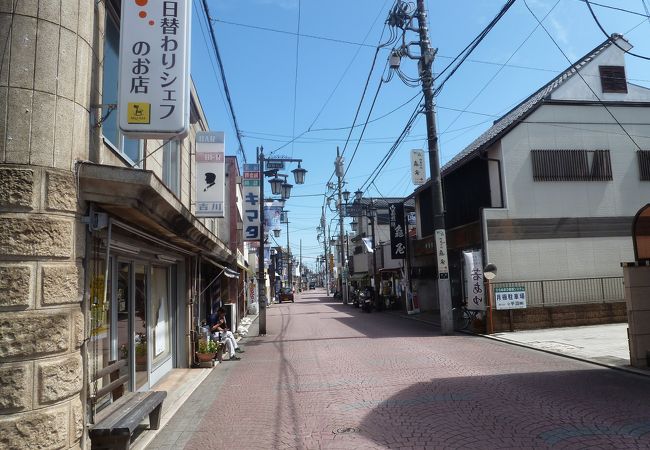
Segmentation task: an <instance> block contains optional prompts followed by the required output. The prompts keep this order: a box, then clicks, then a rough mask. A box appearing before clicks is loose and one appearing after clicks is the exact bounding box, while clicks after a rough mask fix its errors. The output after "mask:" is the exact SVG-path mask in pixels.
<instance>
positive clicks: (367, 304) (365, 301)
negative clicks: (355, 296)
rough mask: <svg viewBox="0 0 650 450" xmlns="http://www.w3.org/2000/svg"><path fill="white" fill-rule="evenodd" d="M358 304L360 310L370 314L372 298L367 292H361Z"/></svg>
mask: <svg viewBox="0 0 650 450" xmlns="http://www.w3.org/2000/svg"><path fill="white" fill-rule="evenodd" d="M359 303H360V304H361V310H362V311H365V312H368V313H369V312H372V296H371V295H370V292H368V291H367V290H365V291H362V292H361V293H360V294H359Z"/></svg>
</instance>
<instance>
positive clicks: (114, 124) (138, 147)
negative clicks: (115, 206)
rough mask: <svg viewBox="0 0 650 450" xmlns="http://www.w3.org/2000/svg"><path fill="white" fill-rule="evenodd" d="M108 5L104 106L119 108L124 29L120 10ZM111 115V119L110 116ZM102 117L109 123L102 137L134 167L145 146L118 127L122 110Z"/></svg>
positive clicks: (104, 111)
mask: <svg viewBox="0 0 650 450" xmlns="http://www.w3.org/2000/svg"><path fill="white" fill-rule="evenodd" d="M114 3H115V2H112V1H107V2H106V35H105V40H104V79H103V84H102V104H104V105H110V104H115V105H116V104H117V80H118V78H119V51H120V29H119V26H118V17H119V13H118V11H119V10H118V8H116V7H115V6H114V5H113V4H114ZM107 114H108V116H106V115H107ZM102 115H103V116H106V119H105V120H104V122H103V123H102V135H103V136H104V141H105V142H107V143H109V144H110V146H111V147H112V148H113V149H115V150H117V151H118V152H119V153H120V154H121V155H122V156H124V157H125V158H126V159H127V160H128V161H129V162H131V163H132V164H135V163H138V164H136V165H138V166H139V165H140V160H141V159H142V143H141V141H140V140H137V139H128V138H126V137H124V135H123V134H122V132H121V131H120V128H119V125H118V122H119V121H118V117H119V114H118V110H117V109H115V110H113V111H111V112H110V113H108V107H107V106H104V109H103V110H102Z"/></svg>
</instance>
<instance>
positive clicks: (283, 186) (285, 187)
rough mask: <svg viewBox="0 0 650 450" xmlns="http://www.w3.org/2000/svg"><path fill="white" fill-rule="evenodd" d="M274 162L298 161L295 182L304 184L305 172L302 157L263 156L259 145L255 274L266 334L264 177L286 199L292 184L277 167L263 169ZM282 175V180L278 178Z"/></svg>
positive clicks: (263, 331) (262, 328)
mask: <svg viewBox="0 0 650 450" xmlns="http://www.w3.org/2000/svg"><path fill="white" fill-rule="evenodd" d="M268 162H274V163H285V162H291V163H294V162H295V163H298V168H296V169H293V170H292V171H291V172H292V173H293V176H294V181H295V183H296V184H304V182H305V174H306V173H307V170H306V169H303V168H302V167H300V164H301V163H302V159H294V158H265V157H264V147H260V148H259V151H258V153H257V163H258V164H259V171H260V172H259V180H260V202H259V218H260V236H259V248H258V249H257V251H258V253H257V272H258V273H257V276H258V281H257V283H258V292H259V295H258V297H259V305H260V322H259V324H260V326H259V328H260V331H259V332H260V334H266V292H265V287H266V277H265V276H264V201H263V199H264V177H265V176H273V179H271V192H273V194H275V195H278V194H281V195H282V198H283V199H288V198H289V196H290V194H291V188H292V187H293V185H291V184H288V183H287V182H286V177H287V175H281V174H278V170H277V169H272V170H267V171H265V170H264V165H265V163H268ZM280 176H284V177H285V178H284V180H282V179H281V178H280Z"/></svg>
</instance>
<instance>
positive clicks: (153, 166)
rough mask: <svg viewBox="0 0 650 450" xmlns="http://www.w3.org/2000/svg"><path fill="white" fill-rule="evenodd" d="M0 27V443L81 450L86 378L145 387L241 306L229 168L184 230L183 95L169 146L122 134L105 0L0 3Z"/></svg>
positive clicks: (93, 402) (114, 35) (187, 215)
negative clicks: (212, 202)
mask: <svg viewBox="0 0 650 450" xmlns="http://www.w3.org/2000/svg"><path fill="white" fill-rule="evenodd" d="M12 8H14V9H12ZM0 30H1V31H0V47H2V48H6V49H7V51H6V52H4V53H3V55H4V58H3V59H2V61H0V111H2V113H1V114H0V162H1V164H0V361H2V363H1V364H0V399H1V400H0V447H3V448H15V447H20V448H68V447H70V448H72V447H82V448H86V447H88V448H89V442H88V441H87V438H86V433H85V431H86V424H88V423H92V421H93V420H94V416H95V414H96V412H97V411H99V410H100V409H101V408H102V407H103V406H104V405H105V404H106V402H107V401H110V399H109V400H106V399H100V398H98V397H97V393H98V391H100V390H101V388H102V387H103V386H105V385H106V383H107V382H108V380H105V379H99V380H97V381H93V378H94V374H95V373H96V372H97V371H98V370H101V369H102V368H103V367H105V366H107V365H108V364H109V363H110V362H111V361H115V360H120V359H124V360H126V361H127V365H126V367H124V368H123V369H122V373H121V375H123V376H125V377H126V379H127V386H128V389H130V390H133V391H136V390H147V389H151V388H155V385H156V383H157V382H158V381H160V379H161V378H162V377H164V376H165V374H167V373H169V372H170V371H171V370H173V369H174V368H178V367H190V366H191V365H192V364H193V362H194V346H195V344H196V340H197V333H196V332H197V329H198V326H199V325H200V324H201V322H202V321H203V320H206V319H207V318H208V317H209V314H211V313H213V312H214V309H215V308H216V307H217V306H218V305H219V304H222V303H225V300H228V301H232V300H234V301H235V304H236V305H237V306H236V309H238V310H241V309H242V307H243V306H240V303H243V286H244V284H243V283H245V280H244V279H242V277H241V276H239V275H241V273H242V272H243V271H242V270H241V269H242V268H245V267H246V266H247V263H246V260H245V258H244V255H246V254H247V252H246V250H245V249H244V247H243V246H242V244H241V239H238V238H237V236H238V233H240V231H239V230H238V228H237V217H241V214H240V213H239V210H240V206H239V204H238V202H237V201H233V199H235V198H241V195H240V193H238V187H237V179H238V172H237V170H235V169H236V166H237V163H236V161H234V162H233V161H230V162H229V174H230V176H231V178H232V179H233V183H230V184H229V183H225V186H224V188H225V192H226V199H227V200H226V204H227V206H226V213H225V214H224V217H223V218H211V219H199V218H197V217H196V216H195V214H194V213H195V201H196V194H195V192H196V185H195V180H194V175H195V174H196V161H195V159H194V150H195V148H194V145H195V144H194V143H195V136H196V133H197V132H199V131H206V130H208V126H207V121H206V119H205V116H204V114H203V110H202V108H201V104H200V101H199V96H198V94H197V92H196V91H195V90H194V89H192V91H191V115H190V116H191V117H190V122H191V126H190V132H189V135H188V136H187V137H186V138H185V139H183V140H169V141H160V140H153V139H150V140H132V139H128V138H126V137H125V136H124V135H122V133H121V132H120V130H119V129H118V127H117V110H116V107H118V105H116V103H117V71H118V65H117V63H118V57H119V54H118V53H119V33H120V28H119V2H118V1H114V0H106V1H103V2H87V1H81V2H76V1H75V2H72V1H62V2H49V1H41V2H4V3H3V4H2V5H0ZM233 190H235V191H236V192H235V193H233ZM228 199H229V200H230V201H228ZM231 218H234V219H232V220H231ZM232 242H237V244H236V245H232V244H231V245H229V243H232ZM229 277H235V278H234V279H235V280H236V281H235V282H234V283H233V282H230V281H229V279H230V278H229ZM240 290H241V292H242V294H241V295H240ZM244 305H245V304H244Z"/></svg>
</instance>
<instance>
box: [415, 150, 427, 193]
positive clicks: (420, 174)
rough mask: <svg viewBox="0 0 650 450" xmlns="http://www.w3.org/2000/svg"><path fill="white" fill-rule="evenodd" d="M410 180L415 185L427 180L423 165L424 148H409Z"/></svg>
mask: <svg viewBox="0 0 650 450" xmlns="http://www.w3.org/2000/svg"><path fill="white" fill-rule="evenodd" d="M411 181H413V184H415V185H421V184H424V183H425V182H426V181H427V171H426V169H425V167H424V150H411Z"/></svg>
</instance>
